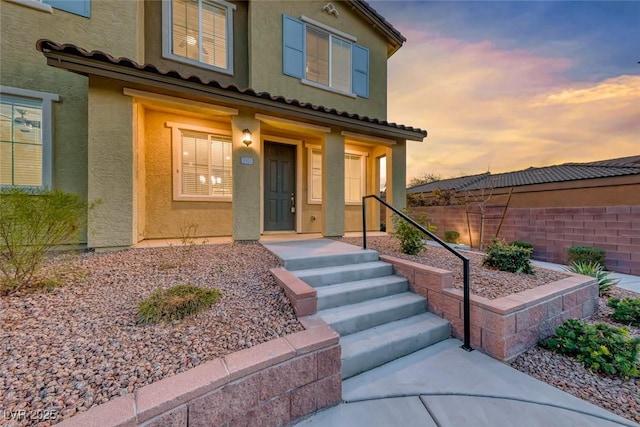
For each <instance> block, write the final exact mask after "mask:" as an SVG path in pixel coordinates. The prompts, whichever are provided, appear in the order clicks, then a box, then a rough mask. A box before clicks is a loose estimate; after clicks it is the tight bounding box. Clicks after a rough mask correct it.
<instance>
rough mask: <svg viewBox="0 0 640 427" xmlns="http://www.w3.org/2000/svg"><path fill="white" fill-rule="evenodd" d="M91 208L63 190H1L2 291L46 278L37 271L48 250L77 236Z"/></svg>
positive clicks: (36, 283)
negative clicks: (39, 275)
mask: <svg viewBox="0 0 640 427" xmlns="http://www.w3.org/2000/svg"><path fill="white" fill-rule="evenodd" d="M89 209H91V206H88V205H87V202H86V201H84V200H83V199H82V198H81V197H80V196H78V195H76V194H71V193H66V192H64V191H61V190H56V191H51V190H48V189H44V190H40V189H37V190H27V189H21V188H10V189H3V190H0V218H2V221H0V294H2V293H5V294H8V293H12V292H15V291H18V290H19V289H22V288H29V287H32V288H33V287H38V283H39V282H40V281H46V280H47V278H46V277H44V278H42V277H38V274H39V272H40V269H41V267H42V264H43V262H44V259H45V256H46V254H47V252H48V251H49V250H51V249H53V248H55V247H58V246H61V245H63V244H67V243H71V242H72V238H74V237H77V236H78V234H79V233H80V231H81V230H82V227H83V226H84V224H85V220H86V217H87V212H88V210H89Z"/></svg>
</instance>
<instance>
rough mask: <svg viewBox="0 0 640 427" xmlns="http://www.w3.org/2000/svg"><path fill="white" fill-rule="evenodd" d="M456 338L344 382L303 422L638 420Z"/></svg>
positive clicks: (488, 426) (444, 425)
mask: <svg viewBox="0 0 640 427" xmlns="http://www.w3.org/2000/svg"><path fill="white" fill-rule="evenodd" d="M461 345H462V342H461V341H459V340H456V339H449V340H446V341H442V342H440V343H438V344H435V345H432V346H431V347H429V348H426V349H424V350H421V351H418V352H416V353H413V354H411V355H409V356H406V357H403V358H402V359H398V360H395V361H393V362H390V363H387V364H386V365H383V366H381V367H379V368H376V369H373V370H371V371H368V372H366V373H364V374H361V375H358V376H356V377H353V378H350V379H348V380H346V381H344V382H343V383H342V398H343V401H344V402H345V403H342V404H340V405H338V406H335V407H333V408H329V409H327V410H324V411H321V412H318V413H316V414H314V415H312V416H311V417H309V418H306V419H304V420H302V421H300V422H298V423H297V424H295V425H296V426H297V427H306V426H323V427H338V426H340V427H342V426H344V427H351V426H367V427H377V426H379V427H386V426H403V427H412V426H438V427H459V426H474V427H503V426H504V427H511V426H517V427H528V426H530V427H540V426H544V427H567V426H576V427H608V426H636V427H637V426H638V425H637V424H635V423H633V422H631V421H628V420H626V419H624V418H621V417H618V416H616V415H614V414H612V413H610V412H608V411H605V410H604V409H602V408H600V407H597V406H595V405H592V404H590V403H588V402H586V401H584V400H581V399H578V398H576V397H574V396H572V395H570V394H568V393H565V392H563V391H561V390H559V389H556V388H554V387H552V386H550V385H548V384H546V383H544V382H541V381H538V380H536V379H534V378H532V377H530V376H528V375H526V374H523V373H521V372H519V371H517V370H515V369H513V368H511V367H509V366H507V365H505V364H503V363H501V362H498V361H497V360H495V359H492V358H491V357H489V356H487V355H485V354H483V353H481V352H479V351H473V352H466V351H465V350H463V349H461V348H460V346H461Z"/></svg>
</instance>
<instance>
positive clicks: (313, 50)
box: [305, 25, 351, 93]
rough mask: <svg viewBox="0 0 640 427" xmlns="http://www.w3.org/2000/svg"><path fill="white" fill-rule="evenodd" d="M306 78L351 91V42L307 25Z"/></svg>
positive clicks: (344, 90)
mask: <svg viewBox="0 0 640 427" xmlns="http://www.w3.org/2000/svg"><path fill="white" fill-rule="evenodd" d="M306 32H307V37H306V40H307V46H306V54H307V55H306V56H307V58H306V60H307V62H306V77H305V78H306V79H307V80H309V81H312V82H315V83H319V84H321V85H325V86H329V87H331V88H334V89H337V90H340V91H343V92H349V93H350V92H351V43H350V42H348V41H345V40H342V39H341V38H338V37H336V36H334V35H333V34H330V33H328V32H326V31H323V30H319V29H317V28H315V27H312V26H309V25H307V26H306Z"/></svg>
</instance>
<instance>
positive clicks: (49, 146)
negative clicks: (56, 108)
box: [0, 86, 60, 188]
mask: <svg viewBox="0 0 640 427" xmlns="http://www.w3.org/2000/svg"><path fill="white" fill-rule="evenodd" d="M0 93H1V94H6V95H11V96H20V97H23V98H32V99H37V100H40V101H42V123H41V124H40V130H41V132H42V187H49V188H51V187H53V104H52V103H53V102H58V101H60V95H58V94H55V93H49V92H40V91H37V90H30V89H20V88H15V87H9V86H0Z"/></svg>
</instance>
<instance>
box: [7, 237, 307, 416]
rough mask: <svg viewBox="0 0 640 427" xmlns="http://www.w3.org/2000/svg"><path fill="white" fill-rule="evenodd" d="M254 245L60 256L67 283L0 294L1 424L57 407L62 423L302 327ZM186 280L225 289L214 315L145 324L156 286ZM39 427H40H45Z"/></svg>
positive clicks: (269, 260) (273, 261)
mask: <svg viewBox="0 0 640 427" xmlns="http://www.w3.org/2000/svg"><path fill="white" fill-rule="evenodd" d="M278 265H279V262H278V260H277V258H275V257H274V256H273V255H272V254H271V253H270V252H268V251H267V250H266V249H264V248H263V247H262V246H261V245H259V244H239V243H234V244H224V245H210V246H209V245H208V246H202V245H199V246H185V247H168V248H157V249H131V250H126V251H120V252H113V253H107V254H83V255H77V256H72V257H68V256H65V257H59V258H56V259H54V260H51V262H50V263H49V264H48V266H47V268H48V269H49V270H50V271H52V272H55V273H57V275H58V276H59V277H61V278H62V279H63V281H64V282H67V285H66V286H64V287H59V288H54V289H53V290H51V291H38V292H25V293H23V294H22V295H15V296H4V297H0V303H1V306H0V324H1V325H2V326H1V329H0V349H1V351H2V363H1V364H0V409H2V410H4V414H3V415H4V417H3V418H2V419H0V424H2V425H5V424H3V423H8V425H10V426H14V425H15V426H18V425H19V426H23V425H34V424H37V421H35V420H28V419H25V420H22V421H19V422H18V421H16V420H15V417H14V419H13V420H11V419H9V418H11V417H10V416H9V414H12V413H13V414H16V413H18V412H16V411H20V410H26V411H27V413H31V414H33V413H38V411H41V412H40V413H42V411H44V410H53V411H55V413H56V414H57V420H56V421H54V422H53V423H54V424H55V423H56V422H58V421H60V420H61V419H63V418H68V417H70V416H72V415H73V414H75V413H76V412H77V411H85V410H87V409H88V408H90V407H91V406H94V405H99V404H101V403H104V402H106V401H108V400H109V399H111V398H113V397H116V396H120V395H122V394H125V393H131V392H133V391H134V390H136V389H138V388H140V387H142V386H144V385H147V384H150V383H152V382H154V381H158V380H160V379H162V378H165V377H168V376H170V375H174V374H176V373H179V372H183V371H185V370H187V369H189V368H191V367H194V366H197V365H199V364H201V363H203V362H205V361H208V360H211V359H214V358H216V357H219V356H222V355H225V354H228V353H231V352H234V351H238V350H241V349H243V348H248V347H251V346H254V345H256V344H259V343H262V342H266V341H269V340H272V339H275V338H278V337H281V336H284V335H287V334H290V333H293V332H297V331H301V330H303V328H302V326H301V325H300V323H299V322H298V321H297V319H296V317H295V314H294V312H293V309H292V308H291V304H290V303H289V300H288V299H287V298H286V296H285V295H284V292H283V291H282V289H281V288H280V286H278V285H277V284H276V283H275V281H274V280H273V278H272V277H271V274H270V273H269V269H270V268H273V267H277V266H278ZM177 284H192V285H197V286H202V287H208V288H215V289H219V290H220V291H221V297H220V301H218V302H217V303H216V304H214V305H213V306H212V307H211V308H210V309H208V310H206V311H204V312H202V313H200V314H197V315H195V316H194V317H190V318H186V319H184V320H182V321H175V322H173V323H170V324H155V325H154V324H149V325H141V324H139V323H138V322H137V320H138V319H137V313H136V310H137V306H138V304H139V303H140V301H141V300H142V299H144V298H145V297H147V296H148V295H149V294H150V293H151V292H152V291H153V290H154V289H158V288H168V287H171V286H173V285H177ZM39 425H46V423H41V424H39Z"/></svg>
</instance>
